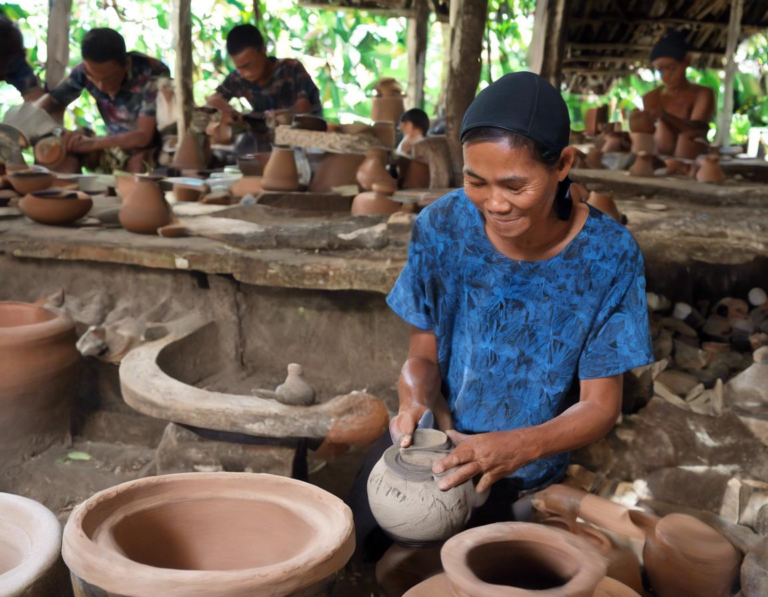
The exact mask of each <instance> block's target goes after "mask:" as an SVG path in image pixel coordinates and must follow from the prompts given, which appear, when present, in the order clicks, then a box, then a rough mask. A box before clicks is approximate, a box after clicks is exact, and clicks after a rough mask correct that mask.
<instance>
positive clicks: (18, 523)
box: [0, 493, 71, 597]
mask: <svg viewBox="0 0 768 597" xmlns="http://www.w3.org/2000/svg"><path fill="white" fill-rule="evenodd" d="M60 556H61V525H60V524H59V521H58V519H57V518H56V516H55V515H54V514H53V512H51V511H50V510H48V508H46V507H45V506H43V505H42V504H39V503H38V502H36V501H34V500H30V499H27V498H25V497H21V496H18V495H11V494H9V493H0V594H2V595H3V596H4V597H53V596H56V597H65V596H68V595H71V592H70V590H69V578H68V577H69V575H68V574H67V569H66V567H65V566H64V563H63V562H62V561H61V557H60Z"/></svg>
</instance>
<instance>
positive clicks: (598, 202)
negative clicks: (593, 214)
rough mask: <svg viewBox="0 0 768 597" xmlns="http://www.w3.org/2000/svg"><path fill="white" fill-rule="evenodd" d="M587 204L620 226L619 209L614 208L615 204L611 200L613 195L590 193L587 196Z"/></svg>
mask: <svg viewBox="0 0 768 597" xmlns="http://www.w3.org/2000/svg"><path fill="white" fill-rule="evenodd" d="M587 203H588V204H589V205H591V206H593V207H595V208H596V209H599V210H600V211H601V212H603V213H604V214H605V215H607V216H609V217H611V218H613V219H614V220H616V221H617V222H618V223H619V224H621V212H620V211H619V208H618V207H616V202H615V201H614V200H613V194H611V193H596V192H595V191H592V192H591V193H590V194H589V198H588V199H587Z"/></svg>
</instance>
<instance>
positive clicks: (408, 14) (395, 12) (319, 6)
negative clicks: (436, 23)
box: [299, 1, 416, 18]
mask: <svg viewBox="0 0 768 597" xmlns="http://www.w3.org/2000/svg"><path fill="white" fill-rule="evenodd" d="M299 6H301V7H302V8H311V9H314V10H333V11H337V10H344V11H359V10H364V11H365V12H367V13H370V14H374V15H382V16H386V17H405V18H412V17H413V16H414V15H415V14H416V13H415V11H414V10H413V9H412V8H410V7H409V8H405V7H403V8H398V7H386V6H380V5H378V4H376V3H361V4H360V5H357V6H349V5H346V4H344V5H342V4H332V3H330V2H328V3H326V2H301V1H300V2H299Z"/></svg>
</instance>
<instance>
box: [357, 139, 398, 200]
mask: <svg viewBox="0 0 768 597" xmlns="http://www.w3.org/2000/svg"><path fill="white" fill-rule="evenodd" d="M356 179H357V183H358V184H359V185H360V187H361V188H362V189H363V190H365V191H372V190H373V185H374V183H376V184H379V185H380V186H381V187H382V189H386V190H387V191H388V192H389V193H390V194H391V193H394V192H395V191H396V190H397V181H396V180H395V179H394V178H392V177H391V176H390V175H389V172H387V150H386V149H369V150H368V151H367V152H366V153H365V160H363V163H362V164H360V167H359V168H358V169H357V175H356Z"/></svg>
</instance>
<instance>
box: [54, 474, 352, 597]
mask: <svg viewBox="0 0 768 597" xmlns="http://www.w3.org/2000/svg"><path fill="white" fill-rule="evenodd" d="M352 531H353V523H352V513H351V511H350V510H349V508H347V506H345V505H344V503H343V502H342V501H341V500H339V499H338V498H336V497H334V496H333V495H331V494H329V493H327V492H326V491H324V490H322V489H320V488H318V487H315V486H313V485H310V484H308V483H303V482H301V481H296V480H293V479H288V478H285V477H279V476H275V475H265V474H249V473H192V474H180V475H165V476H159V477H149V478H145V479H139V480H136V481H131V482H129V483H124V484H122V485H118V486H117V487H113V488H111V489H108V490H105V491H102V492H100V493H97V494H96V495H94V496H93V497H91V498H90V499H88V500H86V501H85V502H84V503H82V504H80V505H79V506H78V507H77V508H76V509H75V511H74V512H73V514H72V516H71V517H70V519H69V522H68V523H67V526H66V528H65V530H64V547H63V555H64V561H65V562H66V563H67V566H69V569H70V570H71V572H72V573H73V575H74V576H75V577H77V579H79V581H78V580H76V581H75V582H76V583H78V582H79V584H80V590H81V591H83V590H84V594H85V595H91V594H93V595H99V596H102V595H103V592H101V593H100V592H98V591H93V592H89V590H91V589H89V588H88V586H90V587H91V588H93V587H97V588H98V589H100V590H101V591H106V593H107V594H108V595H121V596H128V597H159V596H161V595H162V596H163V597H177V596H179V597H180V596H184V597H189V596H193V595H199V596H201V597H202V596H206V597H231V596H235V595H237V596H245V595H248V596H251V597H259V596H271V597H279V596H282V595H292V594H294V593H296V592H297V591H300V590H302V589H305V588H306V587H311V586H313V585H317V583H319V582H321V581H323V580H324V579H327V578H328V577H329V576H332V575H334V574H335V573H336V572H337V571H338V570H339V569H340V568H342V567H343V566H344V565H345V564H346V563H347V560H349V558H350V557H351V555H352V552H353V551H354V547H355V545H354V534H353V532H352ZM84 583H85V584H84ZM83 587H85V589H83ZM76 590H77V588H76Z"/></svg>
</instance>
